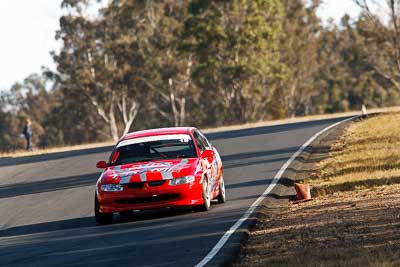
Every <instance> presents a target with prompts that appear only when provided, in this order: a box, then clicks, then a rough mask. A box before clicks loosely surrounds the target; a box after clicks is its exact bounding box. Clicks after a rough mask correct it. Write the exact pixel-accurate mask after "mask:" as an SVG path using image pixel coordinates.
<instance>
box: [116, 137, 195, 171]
mask: <svg viewBox="0 0 400 267" xmlns="http://www.w3.org/2000/svg"><path fill="white" fill-rule="evenodd" d="M195 157H196V151H195V149H194V145H193V141H192V139H191V138H190V136H187V138H183V139H167V140H155V141H146V142H138V143H134V144H126V145H121V146H120V147H118V148H117V149H116V150H115V151H114V153H113V155H112V157H111V165H122V164H127V163H135V162H144V161H152V160H164V159H178V158H180V159H181V158H195Z"/></svg>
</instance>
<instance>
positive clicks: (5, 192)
mask: <svg viewBox="0 0 400 267" xmlns="http://www.w3.org/2000/svg"><path fill="white" fill-rule="evenodd" d="M98 178H99V173H90V174H83V175H75V176H67V177H62V178H53V179H48V180H42V181H35V182H26V183H17V184H9V185H2V186H0V199H1V198H8V197H15V196H22V195H30V194H37V193H43V192H51V191H57V190H64V189H70V188H76V187H82V186H87V185H93V186H94V185H95V184H96V181H97V179H98Z"/></svg>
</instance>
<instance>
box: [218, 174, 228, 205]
mask: <svg viewBox="0 0 400 267" xmlns="http://www.w3.org/2000/svg"><path fill="white" fill-rule="evenodd" d="M217 200H218V203H225V202H226V191H225V182H224V176H221V179H220V180H219V194H218V196H217Z"/></svg>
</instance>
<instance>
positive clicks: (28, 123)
mask: <svg viewBox="0 0 400 267" xmlns="http://www.w3.org/2000/svg"><path fill="white" fill-rule="evenodd" d="M22 134H23V135H24V137H25V139H26V150H28V151H32V149H33V147H32V134H33V133H32V122H31V120H30V119H26V123H25V126H24V129H23V130H22Z"/></svg>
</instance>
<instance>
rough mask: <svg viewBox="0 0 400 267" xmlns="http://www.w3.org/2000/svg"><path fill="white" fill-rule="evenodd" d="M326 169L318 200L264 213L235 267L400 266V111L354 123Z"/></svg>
mask: <svg viewBox="0 0 400 267" xmlns="http://www.w3.org/2000/svg"><path fill="white" fill-rule="evenodd" d="M318 169H319V170H317V171H316V172H315V173H316V174H314V175H313V177H312V178H310V179H308V182H309V183H310V184H311V185H312V187H313V188H314V190H313V191H314V193H317V196H316V197H315V198H314V199H313V201H309V202H304V203H301V204H297V205H296V204H293V203H288V206H287V207H286V208H285V209H284V210H281V212H279V213H277V214H270V213H268V212H264V213H263V217H261V218H260V220H259V222H258V223H257V225H256V226H255V227H254V229H253V230H252V231H251V232H250V234H249V239H248V241H247V242H246V243H245V244H244V245H243V247H242V250H241V253H240V254H239V257H238V259H237V260H236V261H235V263H234V264H233V266H234V267H243V266H245V267H246V266H249V267H250V266H251V267H254V266H260V267H261V266H276V267H278V266H293V267H297V266H315V267H317V266H318V267H319V266H321V267H322V266H323V267H325V266H328V267H329V266H332V267H333V266H344V267H364V266H371V267H372V266H373V267H375V266H377V267H392V266H400V250H399V248H400V209H399V207H400V198H399V195H400V113H389V114H381V115H378V116H373V117H370V118H368V119H366V120H362V121H359V122H354V123H351V124H350V126H349V127H348V128H347V129H346V131H345V134H344V135H343V136H342V138H340V139H339V140H338V141H337V142H336V143H334V145H333V146H332V148H331V152H330V155H329V157H328V158H326V159H325V160H323V161H321V162H320V164H319V166H318ZM311 173H313V171H310V174H311ZM314 196H315V195H314ZM266 208H268V207H266Z"/></svg>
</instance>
